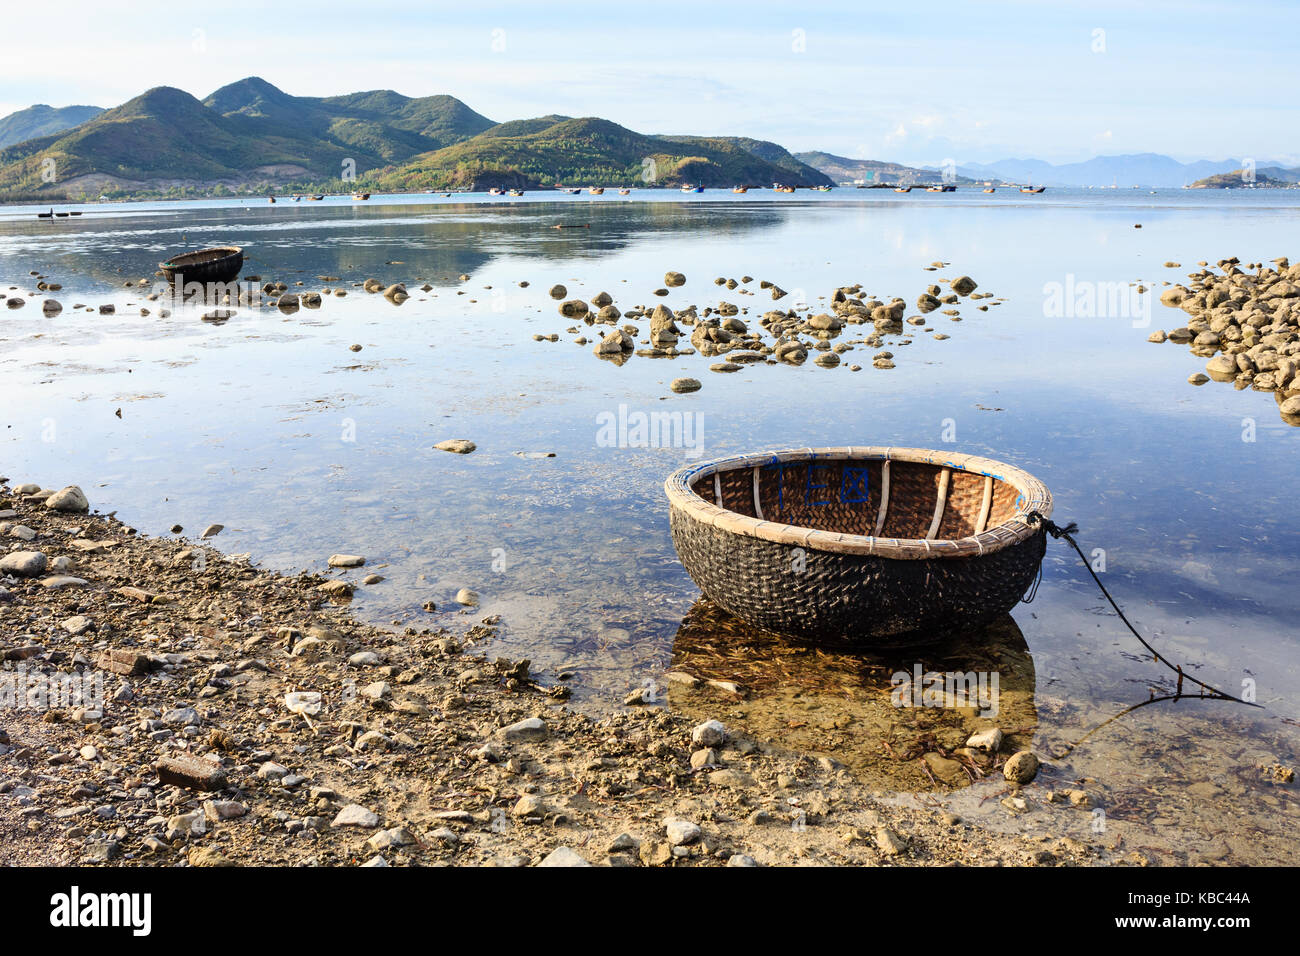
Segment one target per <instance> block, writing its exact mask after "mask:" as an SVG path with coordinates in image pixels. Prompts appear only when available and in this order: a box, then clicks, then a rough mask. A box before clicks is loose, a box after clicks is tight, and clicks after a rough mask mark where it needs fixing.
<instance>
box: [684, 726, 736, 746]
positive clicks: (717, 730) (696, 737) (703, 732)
mask: <svg viewBox="0 0 1300 956" xmlns="http://www.w3.org/2000/svg"><path fill="white" fill-rule="evenodd" d="M691 742H692V743H694V744H697V745H699V746H701V747H720V746H722V745H723V744H725V743H726V742H727V728H726V725H724V724H723V723H722V721H720V720H706V721H705V722H704V723H702V724H700V725H699V726H697V727H696V728H695V729H694V730H692V731H691Z"/></svg>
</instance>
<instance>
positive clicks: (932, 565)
mask: <svg viewBox="0 0 1300 956" xmlns="http://www.w3.org/2000/svg"><path fill="white" fill-rule="evenodd" d="M665 490H666V492H667V494H668V500H669V504H670V508H671V511H670V518H671V526H672V536H673V544H674V546H675V547H676V548H677V553H678V555H679V556H680V557H681V560H682V564H683V565H684V566H685V567H686V570H687V571H688V572H689V573H690V575H691V577H692V578H694V579H695V582H696V583H697V584H698V585H699V586H700V589H701V590H702V591H704V593H705V594H706V595H708V596H709V597H710V598H711V599H712V600H713V601H714V602H715V603H717V604H718V605H720V606H721V607H723V608H724V609H726V610H727V611H729V612H731V613H732V614H734V615H735V616H737V617H739V618H741V619H742V620H744V621H746V622H747V623H749V624H752V625H754V626H757V627H762V628H766V629H768V630H772V631H776V632H778V633H785V634H791V635H796V636H800V637H803V638H806V639H811V640H815V641H823V642H831V643H835V642H840V643H861V644H875V645H881V646H884V645H889V644H898V643H914V642H916V641H918V640H925V639H927V638H934V637H940V636H944V635H946V634H948V633H951V632H953V631H965V630H973V629H975V628H978V627H980V626H982V625H984V624H986V623H987V622H988V621H990V620H992V619H993V618H995V617H997V616H998V615H1000V614H1004V613H1006V612H1007V611H1009V610H1010V609H1011V608H1012V607H1014V606H1015V605H1016V602H1017V601H1018V600H1019V599H1020V597H1021V595H1023V594H1024V593H1025V590H1026V589H1027V588H1028V587H1029V585H1030V584H1031V583H1032V581H1033V579H1034V577H1035V575H1036V574H1037V573H1038V570H1039V565H1040V563H1041V562H1042V558H1043V552H1044V550H1045V537H1046V532H1045V531H1044V529H1043V527H1042V525H1041V524H1039V523H1038V522H1037V521H1036V520H1031V519H1030V518H1029V515H1030V513H1032V512H1035V511H1036V512H1038V513H1039V514H1041V515H1042V516H1043V517H1049V516H1050V515H1051V508H1052V498H1051V494H1050V493H1049V492H1048V490H1047V488H1046V486H1044V485H1043V483H1042V482H1040V481H1038V479H1036V478H1034V477H1033V476H1031V475H1029V474H1027V473H1025V472H1023V471H1021V470H1020V469H1018V468H1013V467H1011V466H1009V465H1004V464H1002V463H1000V462H996V461H992V460H990V459H987V458H975V457H972V456H969V455H958V454H952V453H944V452H938V451H926V450H924V449H909V448H879V447H855V448H821V449H801V450H800V449H796V450H792V451H784V452H773V453H767V454H759V455H746V456H739V457H735V458H727V459H720V460H716V461H712V462H705V463H703V464H695V465H691V466H689V467H687V468H683V469H681V470H680V471H677V472H675V473H674V474H673V475H671V476H670V477H669V478H668V481H667V484H666V486H665Z"/></svg>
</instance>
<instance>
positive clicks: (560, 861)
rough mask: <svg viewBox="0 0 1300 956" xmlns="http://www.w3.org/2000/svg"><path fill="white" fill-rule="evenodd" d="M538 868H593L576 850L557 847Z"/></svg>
mask: <svg viewBox="0 0 1300 956" xmlns="http://www.w3.org/2000/svg"><path fill="white" fill-rule="evenodd" d="M537 865H538V866H591V864H590V863H588V862H587V861H586V860H585V859H584V858H583V857H582V856H580V855H579V854H578V852H577V851H576V850H573V849H571V848H569V847H567V846H557V847H556V848H555V849H554V850H552V851H551V852H550V853H548V854H547V855H546V859H544V860H542V862H541V863H538V864H537Z"/></svg>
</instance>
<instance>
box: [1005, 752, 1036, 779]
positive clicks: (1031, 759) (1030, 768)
mask: <svg viewBox="0 0 1300 956" xmlns="http://www.w3.org/2000/svg"><path fill="white" fill-rule="evenodd" d="M1038 767H1039V762H1038V758H1037V757H1035V756H1034V754H1033V753H1032V752H1031V751H1029V750H1021V751H1018V752H1016V753H1014V754H1012V755H1011V756H1010V757H1009V758H1008V759H1007V762H1006V763H1005V764H1003V766H1002V776H1004V777H1006V778H1007V780H1009V781H1011V782H1012V783H1018V784H1026V783H1029V782H1030V781H1031V780H1033V779H1034V778H1035V777H1036V776H1038Z"/></svg>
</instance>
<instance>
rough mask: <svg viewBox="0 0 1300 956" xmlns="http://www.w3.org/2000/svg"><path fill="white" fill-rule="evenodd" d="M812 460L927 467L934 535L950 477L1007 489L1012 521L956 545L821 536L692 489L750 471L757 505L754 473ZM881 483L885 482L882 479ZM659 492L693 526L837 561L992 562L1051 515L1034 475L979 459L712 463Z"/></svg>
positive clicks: (814, 455) (880, 449)
mask: <svg viewBox="0 0 1300 956" xmlns="http://www.w3.org/2000/svg"><path fill="white" fill-rule="evenodd" d="M814 460H815V461H849V460H862V461H881V462H889V461H900V462H913V463H916V464H924V465H932V466H934V467H936V468H939V469H941V472H940V475H941V477H940V488H941V491H940V494H939V498H938V502H937V507H936V511H935V516H934V524H933V527H935V528H937V527H938V524H939V522H940V520H941V518H942V516H943V509H944V505H945V502H944V498H945V495H944V494H943V491H944V490H946V488H947V480H946V479H947V478H948V477H949V476H950V475H951V473H952V472H953V471H964V472H972V473H975V474H980V475H983V476H985V478H986V479H987V483H986V489H987V491H986V497H987V496H988V495H990V494H991V492H992V485H993V483H994V482H999V481H1000V482H1004V483H1006V484H1007V485H1009V486H1011V487H1012V488H1014V489H1015V490H1016V492H1017V495H1018V497H1017V499H1016V502H1015V511H1014V513H1013V514H1012V516H1011V517H1010V518H1008V519H1006V520H1004V521H1002V522H1000V523H999V524H997V525H995V526H994V527H992V528H987V529H985V530H982V531H979V532H978V533H977V534H972V535H968V536H966V537H962V538H955V539H930V538H883V537H876V536H875V535H864V534H852V533H845V532H839V531H822V530H817V529H814V528H807V527H803V526H800V525H792V524H785V523H782V522H777V521H768V520H766V519H763V518H751V517H748V516H747V515H743V514H740V513H738V512H735V511H731V510H729V509H726V508H723V507H720V506H719V505H717V504H714V503H712V502H710V501H708V500H706V499H705V498H703V497H701V496H700V495H699V494H698V493H696V491H695V490H694V489H693V487H692V486H693V485H694V484H695V483H696V482H698V481H699V480H700V479H702V478H707V477H709V476H711V475H715V474H720V473H722V472H729V471H737V470H743V469H746V468H748V469H751V470H752V472H753V475H754V479H753V480H754V493H755V497H757V496H758V491H759V488H758V486H759V482H760V481H761V477H760V469H761V468H762V467H763V466H767V465H777V464H782V463H787V462H796V461H814ZM885 480H886V482H887V479H885ZM664 491H665V493H666V494H667V496H668V501H669V504H670V505H671V506H672V507H674V508H680V509H681V510H682V511H683V512H685V513H687V514H689V515H690V516H691V517H692V518H694V519H695V520H697V521H700V522H703V523H704V524H707V525H711V526H713V527H716V528H718V529H719V530H722V531H726V532H730V533H733V534H740V535H746V536H748V537H752V538H759V539H761V540H764V541H771V542H775V543H777V544H783V545H793V546H797V547H802V548H812V549H815V550H820V551H829V552H833V553H836V554H861V555H873V556H876V557H881V558H896V559H899V560H922V559H926V558H960V557H975V556H979V555H985V554H991V553H993V552H995V551H1000V550H1002V549H1003V548H1006V547H1009V546H1010V545H1013V544H1017V543H1018V542H1021V541H1024V540H1026V539H1028V538H1031V537H1033V536H1034V535H1036V534H1038V533H1039V532H1040V531H1041V527H1042V526H1041V524H1040V522H1039V521H1038V520H1036V519H1032V518H1031V517H1030V516H1031V515H1033V514H1035V513H1037V514H1038V515H1041V516H1042V517H1043V518H1048V517H1051V514H1052V495H1051V492H1050V491H1048V489H1047V486H1046V485H1045V484H1043V482H1041V481H1040V480H1039V479H1037V478H1035V477H1034V476H1033V475H1031V474H1029V473H1028V472H1026V471H1024V470H1022V469H1020V468H1016V467H1015V466H1013V465H1008V464H1006V463H1005V462H1001V461H995V460H994V459H992V458H983V457H980V456H977V455H964V454H959V453H955V452H940V451H934V450H931V449H926V448H894V447H892V446H880V445H869V446H845V447H837V448H795V449H787V450H784V451H773V452H763V453H759V454H752V455H738V456H734V457H731V458H720V459H715V460H713V461H707V462H702V463H699V464H694V465H689V466H687V467H685V468H681V469H679V470H678V471H675V472H673V474H671V475H669V476H668V480H667V481H666V482H665V483H664ZM882 494H884V496H885V506H884V507H882V509H881V511H882V518H883V516H884V511H885V508H887V507H888V490H887V485H886V490H885V491H884V492H882ZM986 509H987V506H986ZM881 526H883V521H882V522H881Z"/></svg>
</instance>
